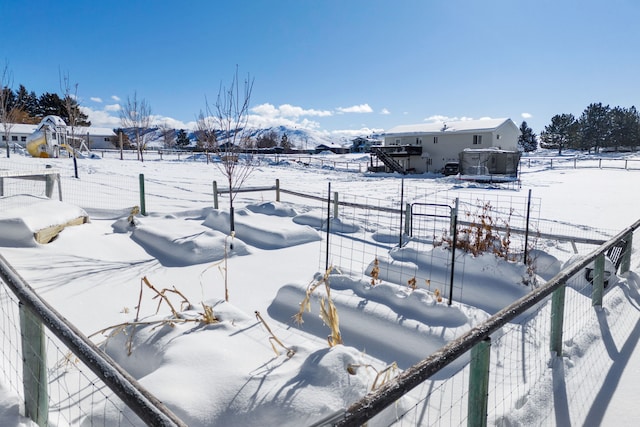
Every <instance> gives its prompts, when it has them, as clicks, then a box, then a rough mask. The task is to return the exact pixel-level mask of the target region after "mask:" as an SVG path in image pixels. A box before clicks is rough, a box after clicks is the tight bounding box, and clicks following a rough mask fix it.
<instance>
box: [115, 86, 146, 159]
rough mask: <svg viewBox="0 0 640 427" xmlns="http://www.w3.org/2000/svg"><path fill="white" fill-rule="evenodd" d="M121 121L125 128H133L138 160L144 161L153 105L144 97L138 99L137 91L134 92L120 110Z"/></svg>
mask: <svg viewBox="0 0 640 427" xmlns="http://www.w3.org/2000/svg"><path fill="white" fill-rule="evenodd" d="M120 122H121V123H122V127H123V128H125V129H126V128H129V129H133V132H134V136H135V144H136V151H137V153H138V160H140V161H141V162H143V161H144V156H143V152H144V149H145V148H146V147H145V146H146V142H145V139H146V137H147V131H148V130H149V127H150V125H151V107H150V106H149V103H148V102H147V101H146V100H145V99H144V98H143V99H141V100H138V94H137V92H134V93H133V99H131V98H130V97H128V96H127V102H126V103H125V105H124V106H123V107H122V109H121V110H120Z"/></svg>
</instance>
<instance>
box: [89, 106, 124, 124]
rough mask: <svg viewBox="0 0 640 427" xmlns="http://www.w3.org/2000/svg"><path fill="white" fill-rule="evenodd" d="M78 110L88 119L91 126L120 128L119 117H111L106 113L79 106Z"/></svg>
mask: <svg viewBox="0 0 640 427" xmlns="http://www.w3.org/2000/svg"><path fill="white" fill-rule="evenodd" d="M80 110H81V111H82V112H83V113H84V114H86V115H87V117H89V121H90V122H91V126H95V127H101V128H111V129H113V128H117V127H120V117H115V116H112V115H111V114H109V112H108V111H104V110H94V109H93V108H89V107H83V106H80Z"/></svg>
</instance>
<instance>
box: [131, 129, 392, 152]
mask: <svg viewBox="0 0 640 427" xmlns="http://www.w3.org/2000/svg"><path fill="white" fill-rule="evenodd" d="M178 130H179V129H174V135H175V134H176V133H177V132H178ZM124 131H125V133H126V134H127V135H128V136H129V138H130V140H132V141H133V140H135V133H134V131H133V129H125V130H124ZM166 132H167V131H166V130H163V129H161V128H151V129H149V130H148V131H147V132H146V135H147V136H146V141H147V146H148V147H158V148H160V147H164V146H165V141H167V138H165V134H166ZM285 134H286V135H287V139H288V141H289V143H290V144H291V145H292V146H293V147H295V148H297V149H301V150H312V149H314V148H315V147H317V146H318V145H321V144H327V145H332V144H338V145H341V146H344V147H349V146H351V144H352V141H353V140H354V139H355V138H357V137H363V138H373V139H382V135H381V134H373V135H371V134H369V135H367V134H362V135H356V134H353V133H349V132H328V131H323V130H314V129H300V128H290V127H287V126H274V127H270V128H260V129H253V130H252V131H251V132H250V136H251V138H252V139H253V140H258V139H259V138H261V137H265V136H267V135H274V136H275V139H276V141H277V142H278V143H279V142H280V141H281V140H282V136H283V135H285ZM187 135H188V137H189V140H190V141H191V146H193V147H195V146H196V141H197V136H196V133H195V132H194V131H188V132H187Z"/></svg>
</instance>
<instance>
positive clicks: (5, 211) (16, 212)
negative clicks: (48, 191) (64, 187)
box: [0, 195, 88, 247]
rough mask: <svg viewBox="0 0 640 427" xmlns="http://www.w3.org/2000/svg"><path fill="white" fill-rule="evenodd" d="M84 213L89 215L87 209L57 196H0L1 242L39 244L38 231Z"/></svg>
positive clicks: (81, 215) (8, 245)
mask: <svg viewBox="0 0 640 427" xmlns="http://www.w3.org/2000/svg"><path fill="white" fill-rule="evenodd" d="M81 217H88V215H87V213H86V212H85V210H84V209H82V208H79V207H78V206H74V205H70V204H68V203H64V202H60V201H57V200H51V199H48V198H42V197H36V196H30V195H17V196H8V197H0V246H5V247H34V246H38V243H37V242H36V241H35V240H34V235H35V233H37V232H39V231H41V230H44V229H46V228H49V227H53V226H62V225H64V224H67V223H68V222H70V221H73V220H75V219H77V218H81Z"/></svg>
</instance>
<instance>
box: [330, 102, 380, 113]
mask: <svg viewBox="0 0 640 427" xmlns="http://www.w3.org/2000/svg"><path fill="white" fill-rule="evenodd" d="M336 110H337V111H338V112H339V113H372V112H373V109H371V107H370V106H369V104H360V105H352V106H351V107H338V108H336Z"/></svg>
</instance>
